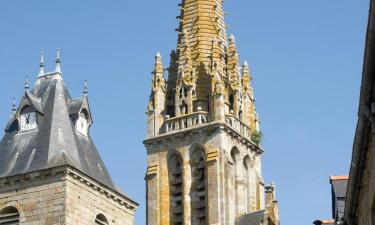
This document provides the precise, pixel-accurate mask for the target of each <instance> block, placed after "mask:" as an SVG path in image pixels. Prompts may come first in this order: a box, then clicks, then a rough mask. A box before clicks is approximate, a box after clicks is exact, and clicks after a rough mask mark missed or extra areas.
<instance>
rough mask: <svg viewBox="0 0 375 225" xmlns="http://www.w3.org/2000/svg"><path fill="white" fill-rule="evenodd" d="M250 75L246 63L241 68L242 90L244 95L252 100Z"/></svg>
mask: <svg viewBox="0 0 375 225" xmlns="http://www.w3.org/2000/svg"><path fill="white" fill-rule="evenodd" d="M251 80H252V77H251V74H250V69H249V64H248V63H247V61H245V62H244V64H243V66H242V88H243V92H244V94H247V95H249V97H250V98H251V99H253V88H252V87H251Z"/></svg>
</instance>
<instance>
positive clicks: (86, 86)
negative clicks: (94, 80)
mask: <svg viewBox="0 0 375 225" xmlns="http://www.w3.org/2000/svg"><path fill="white" fill-rule="evenodd" d="M88 93H89V87H88V85H87V80H85V85H84V87H83V94H84V95H85V96H87V95H88Z"/></svg>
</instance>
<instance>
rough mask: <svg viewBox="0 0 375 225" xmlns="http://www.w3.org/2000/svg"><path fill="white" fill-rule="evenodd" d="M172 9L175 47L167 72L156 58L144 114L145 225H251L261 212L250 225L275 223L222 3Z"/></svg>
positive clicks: (253, 117)
mask: <svg viewBox="0 0 375 225" xmlns="http://www.w3.org/2000/svg"><path fill="white" fill-rule="evenodd" d="M179 6H180V7H181V14H180V16H179V17H178V19H179V21H180V24H179V28H178V29H177V31H178V41H177V48H176V49H175V50H173V51H172V52H171V54H170V63H169V66H168V68H167V69H165V68H164V66H163V63H162V58H161V55H160V54H159V53H158V54H157V55H156V57H155V68H154V72H153V78H152V91H151V96H150V101H149V104H148V108H147V121H148V136H147V139H146V140H145V141H144V144H145V146H146V148H147V154H148V169H147V173H146V182H147V224H148V225H167V224H168V225H169V224H171V225H180V224H185V225H188V224H189V225H190V224H191V225H200V224H202V225H203V224H210V225H215V224H222V225H224V224H227V225H234V224H252V223H250V221H252V220H253V219H254V217H257V218H258V217H259V218H260V217H262V216H259V215H260V214H261V215H263V219H262V222H261V223H257V225H258V224H269V221H271V222H270V224H279V217H278V205H277V200H276V197H275V187H274V185H270V186H266V185H265V182H264V179H263V176H262V170H261V158H262V154H263V149H262V148H261V146H260V141H261V132H260V130H259V118H258V114H257V112H256V108H255V99H254V95H253V88H252V86H251V74H250V69H249V65H248V64H247V63H246V62H245V63H244V64H243V65H242V66H240V60H239V54H238V52H237V48H236V44H235V38H234V36H233V35H231V36H230V37H229V38H228V36H227V34H226V24H225V22H224V12H223V1H222V0H209V1H203V0H183V1H182V3H181V4H180V5H179ZM164 71H168V77H167V79H165V74H164ZM266 189H267V191H268V193H269V195H267V196H268V199H269V201H268V202H267V203H266ZM268 207H271V208H270V209H268ZM271 214H272V215H271ZM265 217H267V218H270V219H266V220H264V218H265ZM244 218H245V219H244Z"/></svg>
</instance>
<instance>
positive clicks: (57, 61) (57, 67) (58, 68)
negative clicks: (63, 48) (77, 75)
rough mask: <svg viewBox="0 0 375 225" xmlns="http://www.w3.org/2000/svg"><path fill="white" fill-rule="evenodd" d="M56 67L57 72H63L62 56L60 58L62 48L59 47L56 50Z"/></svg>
mask: <svg viewBox="0 0 375 225" xmlns="http://www.w3.org/2000/svg"><path fill="white" fill-rule="evenodd" d="M55 62H56V69H55V72H57V73H61V58H60V48H58V49H57V52H56V61H55Z"/></svg>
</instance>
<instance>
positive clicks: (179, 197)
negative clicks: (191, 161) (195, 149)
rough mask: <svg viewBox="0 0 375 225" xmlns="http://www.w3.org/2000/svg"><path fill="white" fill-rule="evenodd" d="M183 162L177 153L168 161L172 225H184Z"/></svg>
mask: <svg viewBox="0 0 375 225" xmlns="http://www.w3.org/2000/svg"><path fill="white" fill-rule="evenodd" d="M182 163H183V161H182V159H181V157H179V156H178V155H177V154H174V155H172V156H171V157H170V158H169V162H168V167H169V168H168V171H169V192H170V196H169V198H170V210H169V211H170V217H171V219H170V221H171V222H170V224H171V225H182V224H183V219H184V218H183V217H184V207H183V194H182V193H183V169H182Z"/></svg>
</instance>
